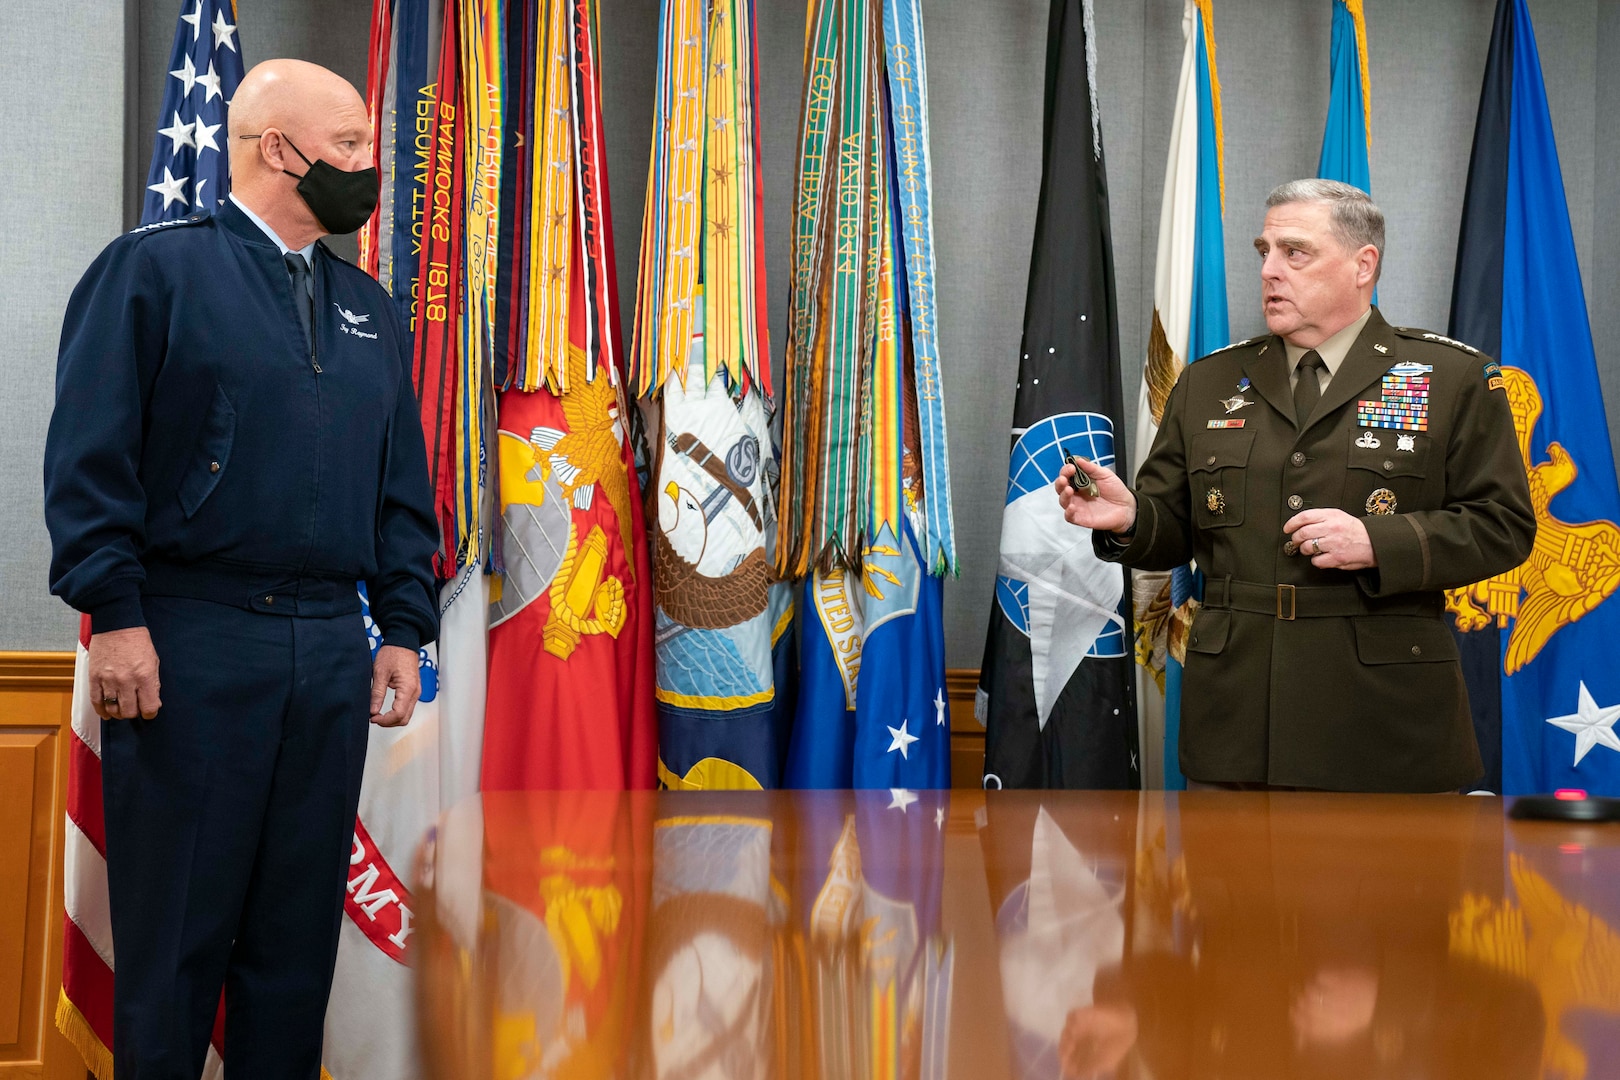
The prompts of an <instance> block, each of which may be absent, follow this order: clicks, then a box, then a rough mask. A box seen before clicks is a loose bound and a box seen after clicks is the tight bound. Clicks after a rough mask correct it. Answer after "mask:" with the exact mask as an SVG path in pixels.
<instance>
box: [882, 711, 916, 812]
mask: <svg viewBox="0 0 1620 1080" xmlns="http://www.w3.org/2000/svg"><path fill="white" fill-rule="evenodd" d="M889 730H890V731H893V730H894V729H893V728H890V729H889ZM916 801H917V793H916V792H915V791H907V790H906V789H905V788H903V787H892V788H890V789H889V805H888V806H886V807H884V809H885V810H898V811H900V812H901V813H902V814H903V813H905V812H906V807H908V806H910V805H911V804H912V803H914V802H916Z"/></svg>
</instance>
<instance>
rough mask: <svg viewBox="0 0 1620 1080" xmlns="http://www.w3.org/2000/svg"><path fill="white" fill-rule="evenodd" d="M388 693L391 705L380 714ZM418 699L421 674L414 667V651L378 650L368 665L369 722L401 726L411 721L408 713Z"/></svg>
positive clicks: (387, 648)
mask: <svg viewBox="0 0 1620 1080" xmlns="http://www.w3.org/2000/svg"><path fill="white" fill-rule="evenodd" d="M390 690H392V691H393V692H394V702H393V704H392V705H391V706H390V707H389V709H388V711H387V712H383V711H382V706H383V699H384V698H385V697H387V696H388V691H390ZM421 696H422V671H421V668H420V667H418V666H417V659H416V650H415V649H402V648H400V647H399V646H398V645H384V646H383V647H382V648H380V649H378V650H377V659H376V660H375V661H374V662H373V663H372V665H371V722H372V723H373V724H376V725H377V726H378V727H404V726H405V725H406V724H408V723H410V722H411V713H412V712H414V711H415V710H416V700H417V698H419V697H421Z"/></svg>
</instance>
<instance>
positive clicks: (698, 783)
mask: <svg viewBox="0 0 1620 1080" xmlns="http://www.w3.org/2000/svg"><path fill="white" fill-rule="evenodd" d="M757 51H758V50H757V41H756V29H755V21H754V5H753V3H752V0H719V2H715V3H710V2H709V0H664V3H663V6H662V13H661V16H660V20H659V54H658V78H657V82H656V95H655V98H654V111H653V125H652V128H653V133H652V153H651V156H650V159H649V162H648V169H647V176H648V184H647V203H646V209H645V213H644V217H643V222H642V233H641V260H640V274H639V275H638V277H637V291H636V318H635V336H634V339H633V341H632V344H631V375H630V379H629V383H630V388H631V390H632V392H633V393H634V394H635V395H636V396H637V398H638V400H639V402H640V406H641V409H642V415H643V419H644V427H645V431H646V433H647V440H646V442H647V467H648V472H649V475H650V476H651V478H652V479H651V481H650V486H651V489H652V491H651V498H652V506H653V507H656V511H654V510H652V509H649V512H648V515H649V517H650V518H651V519H652V520H651V521H650V522H649V525H648V535H649V540H650V542H651V544H652V567H653V587H654V601H655V607H654V619H655V620H656V626H655V629H654V641H655V649H656V652H657V657H658V672H657V691H656V692H657V699H658V740H659V770H658V774H659V781H660V783H661V784H662V785H663V786H665V787H668V788H673V789H676V790H691V789H697V788H737V787H741V788H753V787H775V786H777V785H778V784H780V782H781V772H782V759H783V756H784V754H785V752H786V749H787V723H788V721H789V718H790V716H791V705H792V702H791V701H790V700H786V699H785V697H784V696H782V695H780V694H779V690H780V689H781V688H780V687H779V686H778V684H777V678H776V670H777V667H778V665H779V663H780V662H782V660H783V658H782V657H781V656H779V655H778V654H779V653H780V652H781V651H783V650H786V649H788V648H790V647H791V644H792V636H791V628H792V621H793V612H792V591H791V588H790V587H789V586H787V585H785V584H781V583H774V582H773V579H772V574H771V546H772V545H773V544H774V542H775V540H776V508H775V507H776V503H775V500H776V483H777V454H776V450H775V448H774V444H773V442H772V438H771V412H772V408H773V405H772V402H771V399H770V392H771V369H770V336H769V332H768V329H767V326H766V322H765V299H766V293H765V270H764V263H765V237H764V227H763V200H762V196H761V187H762V183H761V181H762V176H761V170H760V153H759V148H760V131H759V111H758V107H757V98H758V93H757V86H758V77H757V73H756V72H755V70H754V62H755V57H756V55H757Z"/></svg>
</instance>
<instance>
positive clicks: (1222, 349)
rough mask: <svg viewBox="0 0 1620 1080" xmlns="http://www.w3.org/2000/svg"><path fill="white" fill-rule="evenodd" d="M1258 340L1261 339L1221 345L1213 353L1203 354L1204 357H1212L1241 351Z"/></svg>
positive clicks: (1255, 338)
mask: <svg viewBox="0 0 1620 1080" xmlns="http://www.w3.org/2000/svg"><path fill="white" fill-rule="evenodd" d="M1259 340H1261V339H1260V338H1257V337H1252V338H1244V339H1243V340H1242V341H1234V342H1232V344H1230V345H1223V346H1221V347H1220V348H1219V349H1216V350H1215V351H1214V352H1210V353H1205V354H1204V355H1206V356H1214V355H1216V354H1217V353H1223V352H1231V351H1232V350H1233V349H1241V348H1243V346H1245V345H1253V344H1254V343H1255V342H1257V341H1259Z"/></svg>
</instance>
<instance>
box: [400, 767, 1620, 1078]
mask: <svg viewBox="0 0 1620 1080" xmlns="http://www.w3.org/2000/svg"><path fill="white" fill-rule="evenodd" d="M420 873H421V878H422V880H421V892H420V893H419V894H418V897H417V899H418V903H419V909H420V913H419V918H420V920H421V922H420V935H421V936H420V937H419V938H418V940H417V942H416V947H417V953H416V965H417V975H418V991H419V1001H420V1005H421V1010H422V1011H421V1016H420V1021H421V1023H420V1027H421V1030H422V1032H423V1038H424V1050H425V1054H426V1057H427V1059H428V1061H429V1062H430V1074H431V1075H433V1076H436V1077H442V1078H452V1077H454V1078H456V1080H471V1078H486V1077H488V1078H499V1080H522V1078H530V1077H535V1078H538V1077H583V1078H597V1077H601V1078H607V1077H634V1078H643V1077H645V1078H658V1080H722V1078H730V1080H743V1078H782V1080H801V1078H802V1080H814V1078H852V1080H866V1078H872V1080H882V1078H888V1077H894V1078H916V1080H937V1078H943V1077H946V1076H954V1077H973V1078H979V1077H1050V1078H1058V1077H1115V1078H1125V1077H1133V1078H1136V1077H1140V1078H1153V1080H1178V1078H1182V1077H1187V1078H1192V1077H1197V1078H1200V1080H1203V1078H1217V1077H1231V1078H1244V1080H1266V1078H1271V1077H1288V1078H1295V1077H1298V1078H1302V1080H1304V1078H1310V1080H1319V1078H1320V1080H1332V1078H1338V1077H1346V1078H1349V1077H1354V1078H1357V1080H1362V1078H1382V1077H1389V1078H1402V1080H1406V1078H1414V1080H1416V1078H1436V1080H1439V1078H1451V1077H1456V1078H1459V1080H1460V1078H1465V1077H1466V1078H1468V1080H1488V1078H1496V1077H1501V1078H1504V1080H1506V1078H1515V1080H1517V1078H1530V1077H1545V1078H1549V1080H1552V1078H1557V1080H1605V1078H1615V1077H1620V932H1617V931H1620V828H1617V827H1615V826H1573V825H1561V824H1550V823H1540V822H1536V823H1530V822H1510V821H1507V820H1505V819H1504V815H1503V804H1502V802H1501V800H1497V799H1486V798H1460V797H1459V798H1451V797H1444V796H1427V797H1405V796H1344V795H1311V794H1272V795H1267V794H1229V793H1207V794H1206V793H1198V794H1191V795H1188V794H1182V795H1179V796H1178V795H1175V794H1164V793H1158V792H1149V793H1140V794H1139V793H1135V792H1117V793H1116V792H1067V793H1058V792H1041V793H1034V792H1027V793H1026V792H990V793H979V792H966V793H964V792H945V791H937V792H929V791H920V792H910V791H900V790H896V791H887V792H861V793H852V792H747V793H679V794H657V793H639V794H630V795H620V794H616V793H590V792H570V793H552V792H532V793H517V792H513V793H490V794H485V795H483V796H482V797H480V798H478V799H474V800H471V801H469V802H467V803H464V804H462V805H460V806H458V807H456V808H455V809H454V810H452V811H451V812H450V813H449V814H448V815H446V816H445V818H444V819H443V820H442V821H441V822H440V823H439V825H438V827H437V828H436V829H435V831H434V833H433V835H432V836H430V837H429V839H428V841H427V843H426V845H425V846H424V849H423V852H422V859H421V863H420Z"/></svg>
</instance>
